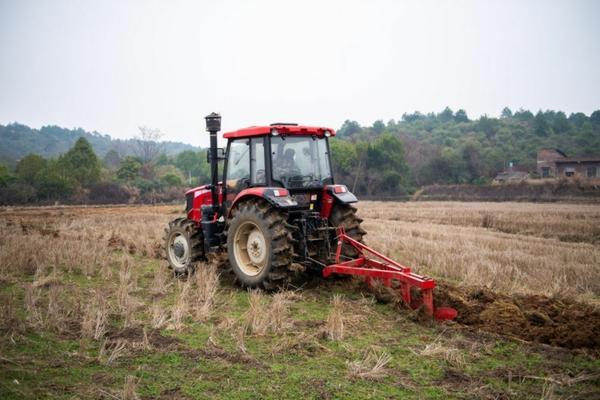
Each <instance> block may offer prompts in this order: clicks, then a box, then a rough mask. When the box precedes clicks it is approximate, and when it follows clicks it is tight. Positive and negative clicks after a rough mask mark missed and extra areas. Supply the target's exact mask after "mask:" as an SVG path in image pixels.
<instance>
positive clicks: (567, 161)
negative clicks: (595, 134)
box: [554, 157, 600, 164]
mask: <svg viewBox="0 0 600 400" xmlns="http://www.w3.org/2000/svg"><path fill="white" fill-rule="evenodd" d="M554 162H555V163H557V164H572V163H586V162H597V163H600V157H567V158H561V159H559V160H554Z"/></svg>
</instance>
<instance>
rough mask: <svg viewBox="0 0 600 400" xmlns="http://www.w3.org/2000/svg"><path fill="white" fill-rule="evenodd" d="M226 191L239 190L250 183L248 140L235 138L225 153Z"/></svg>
mask: <svg viewBox="0 0 600 400" xmlns="http://www.w3.org/2000/svg"><path fill="white" fill-rule="evenodd" d="M226 181H227V183H226V185H227V191H228V192H239V191H240V190H243V189H245V188H246V187H247V186H248V184H249V183H250V140H248V139H237V140H234V141H232V142H231V144H230V145H229V154H228V155H227V179H226Z"/></svg>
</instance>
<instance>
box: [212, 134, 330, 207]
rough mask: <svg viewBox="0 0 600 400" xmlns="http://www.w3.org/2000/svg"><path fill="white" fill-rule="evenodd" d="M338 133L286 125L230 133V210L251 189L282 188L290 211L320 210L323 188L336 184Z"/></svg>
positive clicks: (227, 197)
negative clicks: (333, 145) (332, 148)
mask: <svg viewBox="0 0 600 400" xmlns="http://www.w3.org/2000/svg"><path fill="white" fill-rule="evenodd" d="M334 134H335V132H334V131H333V130H332V129H329V128H322V127H310V126H298V125H297V124H283V123H277V124H272V125H269V126H258V127H250V128H246V129H240V130H238V131H234V132H228V133H225V134H224V135H223V136H224V137H225V138H226V139H228V144H227V152H226V154H227V156H226V163H225V168H224V173H223V176H224V178H223V182H224V184H225V187H224V189H223V190H224V193H225V203H224V207H225V208H226V209H230V208H231V206H232V205H233V204H234V203H235V201H236V198H237V197H238V196H239V195H240V194H243V193H244V191H245V190H247V189H250V188H277V189H279V188H281V189H285V190H279V191H278V195H279V196H277V197H286V200H291V201H288V202H287V204H286V205H285V206H286V208H290V209H292V208H294V209H311V210H315V211H320V209H321V207H320V203H319V202H318V200H320V197H322V196H321V193H322V191H323V188H324V187H326V186H328V185H333V174H332V171H331V160H330V156H329V154H330V152H329V143H328V138H329V137H330V136H332V135H334ZM288 197H289V199H287V198H288ZM311 199H312V201H311Z"/></svg>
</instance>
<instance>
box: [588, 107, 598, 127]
mask: <svg viewBox="0 0 600 400" xmlns="http://www.w3.org/2000/svg"><path fill="white" fill-rule="evenodd" d="M590 121H591V123H592V126H593V127H594V128H600V110H596V111H594V112H593V113H592V114H591V115H590Z"/></svg>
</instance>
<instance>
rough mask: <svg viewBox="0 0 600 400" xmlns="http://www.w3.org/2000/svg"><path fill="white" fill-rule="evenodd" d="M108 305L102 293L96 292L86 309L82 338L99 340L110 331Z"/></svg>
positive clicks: (82, 323)
mask: <svg viewBox="0 0 600 400" xmlns="http://www.w3.org/2000/svg"><path fill="white" fill-rule="evenodd" d="M108 313H109V309H108V303H107V301H106V298H105V297H104V294H103V293H102V292H101V291H96V294H95V296H94V297H93V298H92V301H91V302H90V303H89V304H88V305H87V306H86V307H85V309H84V312H83V317H82V322H81V337H82V338H84V339H94V340H99V339H100V338H102V337H104V335H105V334H106V332H107V330H108Z"/></svg>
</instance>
